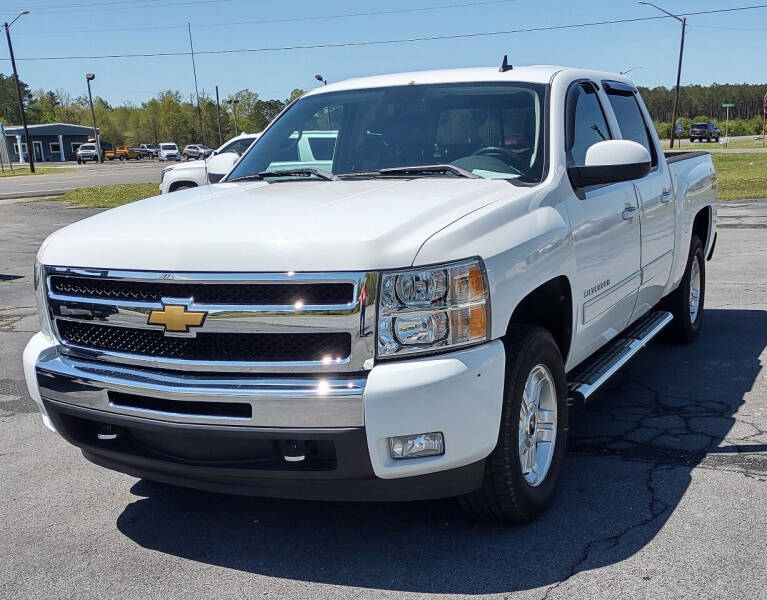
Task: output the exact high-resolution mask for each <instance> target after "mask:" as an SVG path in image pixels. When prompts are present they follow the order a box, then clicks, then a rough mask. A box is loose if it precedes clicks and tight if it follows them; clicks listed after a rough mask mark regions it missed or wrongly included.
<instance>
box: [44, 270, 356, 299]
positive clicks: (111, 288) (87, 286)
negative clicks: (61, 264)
mask: <svg viewBox="0 0 767 600" xmlns="http://www.w3.org/2000/svg"><path fill="white" fill-rule="evenodd" d="M50 281H51V284H50V285H51V291H52V292H53V293H54V294H60V295H62V296H76V297H81V298H103V299H109V300H132V301H138V302H159V301H160V300H161V299H162V298H194V300H195V302H198V303H200V304H248V305H253V306H255V305H267V306H268V305H292V304H295V303H296V302H299V301H300V302H302V303H303V304H304V305H313V304H314V305H327V304H349V303H351V302H353V301H354V284H352V283H261V282H259V283H189V282H188V281H186V282H173V281H168V280H161V281H124V280H120V279H100V278H94V277H68V276H63V275H53V276H52V277H51V279H50Z"/></svg>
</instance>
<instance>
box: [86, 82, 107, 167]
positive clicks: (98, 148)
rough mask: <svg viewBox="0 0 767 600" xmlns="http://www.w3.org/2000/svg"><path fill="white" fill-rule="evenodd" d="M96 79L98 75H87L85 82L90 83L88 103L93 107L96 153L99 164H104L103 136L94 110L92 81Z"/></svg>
mask: <svg viewBox="0 0 767 600" xmlns="http://www.w3.org/2000/svg"><path fill="white" fill-rule="evenodd" d="M94 79H96V75H94V74H93V73H86V74H85V81H86V82H87V83H88V102H90V105H91V119H93V139H94V140H96V152H98V155H99V162H102V163H103V162H104V155H103V154H102V153H101V136H99V130H98V128H97V127H96V111H94V110H93V96H92V95H91V81H93V80H94Z"/></svg>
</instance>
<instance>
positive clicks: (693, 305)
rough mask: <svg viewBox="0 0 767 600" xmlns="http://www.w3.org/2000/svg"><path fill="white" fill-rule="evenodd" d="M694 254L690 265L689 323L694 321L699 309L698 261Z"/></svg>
mask: <svg viewBox="0 0 767 600" xmlns="http://www.w3.org/2000/svg"><path fill="white" fill-rule="evenodd" d="M699 260H700V259H699V258H698V255H697V254H696V255H695V256H693V258H692V265H691V266H690V323H695V319H697V318H698V311H699V310H700V262H699Z"/></svg>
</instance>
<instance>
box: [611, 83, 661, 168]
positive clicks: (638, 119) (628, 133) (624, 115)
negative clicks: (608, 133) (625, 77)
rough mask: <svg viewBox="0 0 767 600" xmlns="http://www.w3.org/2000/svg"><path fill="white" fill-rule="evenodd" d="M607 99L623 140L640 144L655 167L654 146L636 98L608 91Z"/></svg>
mask: <svg viewBox="0 0 767 600" xmlns="http://www.w3.org/2000/svg"><path fill="white" fill-rule="evenodd" d="M607 97H608V98H609V99H610V106H612V107H613V112H615V118H616V119H617V121H618V127H620V129H621V137H623V139H624V140H631V141H632V142H637V143H638V144H642V145H643V146H644V147H645V148H647V152H649V153H650V156H651V157H652V165H653V166H655V165H657V164H658V157H657V155H656V153H655V146H654V144H653V143H652V138H651V137H650V132H649V131H648V129H647V123H645V120H644V117H643V116H642V111H641V110H640V108H639V104H638V103H637V99H636V96H634V94H633V92H621V91H617V92H616V91H608V92H607Z"/></svg>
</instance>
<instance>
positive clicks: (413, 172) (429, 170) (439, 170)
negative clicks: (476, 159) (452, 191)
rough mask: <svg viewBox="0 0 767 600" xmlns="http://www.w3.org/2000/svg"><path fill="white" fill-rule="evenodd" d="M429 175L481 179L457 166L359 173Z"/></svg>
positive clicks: (392, 169)
mask: <svg viewBox="0 0 767 600" xmlns="http://www.w3.org/2000/svg"><path fill="white" fill-rule="evenodd" d="M429 173H451V174H452V175H455V176H456V177H466V178H467V179H480V177H479V175H475V174H474V173H472V172H471V171H467V170H466V169H462V168H461V167H456V166H455V165H419V166H414V167H389V168H387V169H381V170H380V171H372V172H370V173H359V175H428V174H429ZM345 175H357V173H345Z"/></svg>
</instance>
